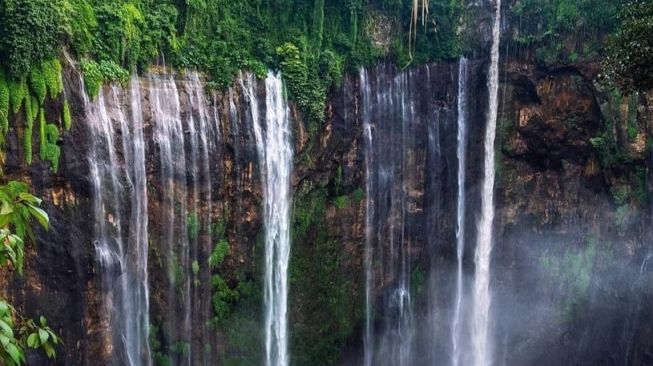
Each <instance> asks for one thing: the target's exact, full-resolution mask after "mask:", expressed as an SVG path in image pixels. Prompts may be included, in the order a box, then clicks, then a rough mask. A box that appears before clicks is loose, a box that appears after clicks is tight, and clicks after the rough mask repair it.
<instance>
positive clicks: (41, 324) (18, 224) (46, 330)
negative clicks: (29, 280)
mask: <svg viewBox="0 0 653 366" xmlns="http://www.w3.org/2000/svg"><path fill="white" fill-rule="evenodd" d="M40 204H41V199H39V198H37V197H35V196H33V195H32V194H30V193H29V192H28V189H27V185H26V184H24V183H20V182H14V181H12V182H9V183H7V184H5V185H2V186H0V269H5V268H6V269H9V270H13V271H16V272H17V273H18V274H22V273H23V257H24V244H25V238H28V239H29V240H31V241H34V239H35V235H34V231H33V230H32V227H31V222H32V220H33V219H35V220H36V221H37V222H38V223H39V224H40V225H41V226H42V227H43V228H44V229H48V226H49V218H48V215H47V213H46V212H45V211H43V210H42V209H41V208H40V207H39V206H40ZM59 342H60V339H59V337H58V336H57V335H56V334H55V333H54V332H53V331H52V329H51V328H50V327H49V326H48V323H47V320H46V319H45V318H44V317H40V319H39V321H38V323H37V322H35V321H33V320H31V319H25V318H23V316H22V315H21V314H20V313H19V312H18V311H17V310H16V309H15V308H14V307H13V306H11V304H9V302H7V301H6V300H5V299H2V298H0V365H5V366H15V365H22V364H23V363H25V351H24V350H25V348H26V347H28V348H33V349H39V348H40V349H42V350H43V351H44V352H45V354H46V355H47V356H48V357H49V358H54V357H55V347H56V345H57V344H59Z"/></svg>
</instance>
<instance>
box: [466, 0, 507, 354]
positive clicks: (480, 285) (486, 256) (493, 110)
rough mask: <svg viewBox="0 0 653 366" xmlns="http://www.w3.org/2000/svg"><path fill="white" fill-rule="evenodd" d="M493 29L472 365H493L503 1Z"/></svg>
mask: <svg viewBox="0 0 653 366" xmlns="http://www.w3.org/2000/svg"><path fill="white" fill-rule="evenodd" d="M495 7H496V8H495V16H494V23H493V25H492V48H491V56H490V58H491V64H490V70H489V73H488V92H489V98H488V113H487V126H486V133H485V142H484V144H485V145H484V152H485V155H484V160H483V168H484V171H483V183H482V188H481V215H480V218H479V220H478V238H477V242H476V250H475V253H474V263H475V265H476V267H475V268H476V269H475V276H474V285H473V309H472V347H473V350H472V351H473V365H474V366H487V365H491V364H492V349H491V345H490V339H489V332H490V329H489V328H490V319H489V318H490V304H491V291H490V261H491V254H492V225H493V222H494V176H495V161H494V159H495V157H494V155H495V154H494V140H495V136H496V123H497V112H498V94H499V41H500V36H501V0H496V4H495Z"/></svg>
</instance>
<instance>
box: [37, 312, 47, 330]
mask: <svg viewBox="0 0 653 366" xmlns="http://www.w3.org/2000/svg"><path fill="white" fill-rule="evenodd" d="M39 323H41V326H42V327H47V326H48V319H46V318H45V317H44V316H43V315H41V316H40V317H39Z"/></svg>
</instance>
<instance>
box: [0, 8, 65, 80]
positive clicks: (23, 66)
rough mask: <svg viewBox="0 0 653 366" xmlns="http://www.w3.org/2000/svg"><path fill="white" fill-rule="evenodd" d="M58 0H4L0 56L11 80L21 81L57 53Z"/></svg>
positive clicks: (0, 15)
mask: <svg viewBox="0 0 653 366" xmlns="http://www.w3.org/2000/svg"><path fill="white" fill-rule="evenodd" d="M62 6H63V2H62V0H4V1H3V2H2V3H1V5H0V55H2V60H3V62H4V63H5V64H6V65H7V66H8V70H9V74H10V76H11V77H12V78H13V79H17V80H18V79H22V78H24V77H25V76H26V75H27V74H28V73H29V72H30V70H32V68H34V67H36V66H39V65H40V63H41V61H43V60H45V59H49V58H52V57H54V56H55V55H56V53H57V51H58V45H59V44H58V41H59V36H60V24H61V23H62V19H61V15H62Z"/></svg>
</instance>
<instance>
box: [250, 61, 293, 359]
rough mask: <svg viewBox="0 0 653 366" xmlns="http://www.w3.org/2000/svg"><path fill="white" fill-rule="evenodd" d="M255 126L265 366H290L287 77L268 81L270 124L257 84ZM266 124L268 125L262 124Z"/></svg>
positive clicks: (252, 91)
mask: <svg viewBox="0 0 653 366" xmlns="http://www.w3.org/2000/svg"><path fill="white" fill-rule="evenodd" d="M246 84H247V85H248V86H249V87H248V88H246V89H247V91H246V94H247V95H248V97H249V98H250V108H251V110H252V121H253V128H254V135H255V139H256V145H257V152H258V155H259V161H260V164H259V165H260V169H261V178H262V180H263V187H264V189H263V196H264V210H263V212H264V225H265V277H264V282H265V285H264V287H265V289H264V298H265V330H264V332H265V364H266V365H268V366H287V365H288V362H289V357H288V329H287V328H288V325H287V318H286V316H287V308H288V261H289V258H290V207H291V200H292V198H291V192H290V174H291V170H292V156H293V151H292V145H291V129H290V128H291V127H290V118H289V109H288V106H287V104H286V100H285V97H284V91H283V82H282V80H281V76H280V75H277V74H273V73H272V72H269V73H268V75H267V77H266V79H265V121H263V120H262V119H261V118H259V111H258V103H257V100H256V97H255V95H256V92H255V89H254V83H253V80H252V79H249V80H248V81H247V82H246ZM262 123H265V125H262Z"/></svg>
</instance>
